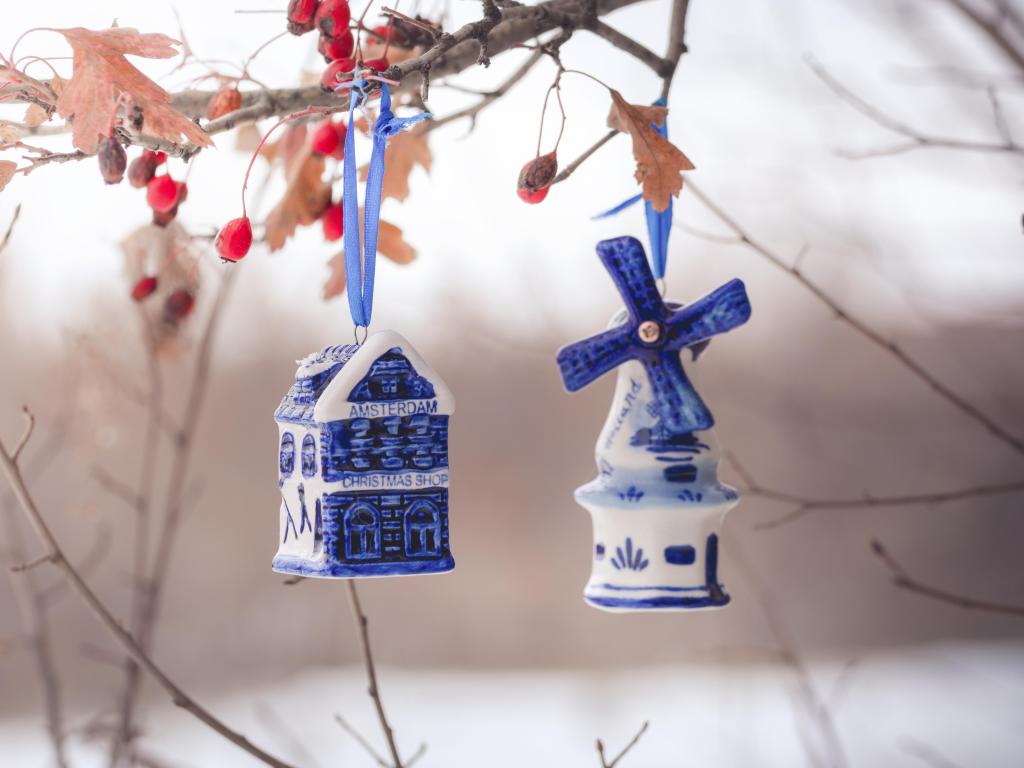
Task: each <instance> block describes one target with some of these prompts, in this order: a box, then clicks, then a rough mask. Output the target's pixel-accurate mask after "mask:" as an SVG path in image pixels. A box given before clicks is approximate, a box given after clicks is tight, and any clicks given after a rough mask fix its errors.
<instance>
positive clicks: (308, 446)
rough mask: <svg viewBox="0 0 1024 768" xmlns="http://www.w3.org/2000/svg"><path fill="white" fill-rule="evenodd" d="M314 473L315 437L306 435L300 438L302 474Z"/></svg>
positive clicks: (311, 474)
mask: <svg viewBox="0 0 1024 768" xmlns="http://www.w3.org/2000/svg"><path fill="white" fill-rule="evenodd" d="M315 474H316V438H315V437H313V436H312V435H306V436H305V437H304V438H302V476H303V477H312V476H313V475H315Z"/></svg>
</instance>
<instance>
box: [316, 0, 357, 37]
mask: <svg viewBox="0 0 1024 768" xmlns="http://www.w3.org/2000/svg"><path fill="white" fill-rule="evenodd" d="M351 20H352V11H351V10H349V7H348V0H323V2H322V3H320V7H319V8H317V9H316V17H315V21H316V27H317V29H319V30H320V34H321V35H324V36H325V37H341V36H342V35H343V34H345V32H346V31H347V30H348V23H349V22H350V21H351Z"/></svg>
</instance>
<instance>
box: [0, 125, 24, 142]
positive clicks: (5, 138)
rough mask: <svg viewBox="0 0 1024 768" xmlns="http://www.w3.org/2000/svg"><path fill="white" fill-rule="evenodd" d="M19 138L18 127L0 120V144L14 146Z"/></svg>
mask: <svg viewBox="0 0 1024 768" xmlns="http://www.w3.org/2000/svg"><path fill="white" fill-rule="evenodd" d="M20 138H21V129H20V128H18V126H16V125H13V124H11V123H8V122H6V121H3V120H0V144H14V143H15V142H16V141H18V140H19V139H20Z"/></svg>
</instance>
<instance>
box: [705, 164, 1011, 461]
mask: <svg viewBox="0 0 1024 768" xmlns="http://www.w3.org/2000/svg"><path fill="white" fill-rule="evenodd" d="M686 189H687V190H689V192H690V194H692V195H693V196H694V197H696V198H697V199H698V200H700V201H701V203H703V205H704V206H705V207H706V208H707V209H708V210H709V211H711V213H712V214H714V215H715V217H716V218H717V219H718V220H719V221H721V222H722V223H723V224H724V225H725V226H726V227H727V228H728V229H730V230H731V231H732V232H733V233H735V235H736V236H737V237H738V238H739V241H740V244H742V245H744V246H746V247H748V248H750V249H751V250H752V251H754V252H755V253H757V254H759V255H760V256H762V257H763V258H765V259H767V260H768V262H769V263H771V264H772V265H774V266H776V267H778V268H779V269H781V270H782V271H783V272H785V273H786V274H788V275H790V276H791V277H793V278H794V279H795V280H796V281H797V282H798V283H800V284H801V285H802V286H803V287H804V288H806V289H807V290H808V291H809V292H810V293H811V295H813V296H814V297H815V298H816V299H817V300H818V301H820V302H821V303H822V304H824V305H825V306H826V307H828V308H829V309H830V310H832V312H833V313H834V314H835V317H836V319H837V320H839V321H841V322H843V323H845V324H846V325H848V326H849V327H850V328H852V329H853V330H855V331H856V332H857V333H858V334H860V335H861V337H863V338H864V339H866V340H867V341H869V342H871V343H872V344H874V345H875V346H876V347H878V348H879V349H881V350H883V351H884V352H886V353H887V354H888V355H889V356H890V357H892V358H894V359H895V360H896V361H897V362H899V363H900V364H901V365H902V366H903V367H904V368H906V369H907V370H908V371H910V372H911V373H912V374H914V376H916V377H917V378H918V379H920V380H921V381H923V382H924V383H925V384H927V385H928V386H929V387H931V389H932V390H934V392H935V393H936V394H938V395H939V396H940V397H942V398H943V399H944V400H945V401H946V402H948V403H949V404H950V405H952V406H953V407H954V408H956V409H957V410H958V411H960V412H961V413H962V414H964V415H965V416H967V417H968V418H970V419H972V420H973V421H975V422H976V423H978V424H979V425H981V426H982V427H984V428H985V430H987V431H988V432H989V434H991V435H992V436H993V437H995V438H996V439H997V440H999V441H1001V442H1003V443H1004V444H1006V445H1007V446H1009V447H1010V448H1012V449H1013V450H1014V451H1016V452H1017V453H1019V454H1021V455H1024V439H1021V438H1020V437H1018V436H1016V435H1014V434H1013V433H1011V432H1009V431H1008V430H1006V429H1005V428H1004V427H1003V426H1002V424H1001V423H1000V422H998V421H996V420H995V419H993V418H992V417H990V416H988V415H986V414H985V413H983V412H982V411H981V410H980V409H979V408H978V407H977V406H975V405H974V404H973V403H971V402H970V401H968V400H967V399H966V398H964V397H962V396H961V395H958V394H957V393H956V392H954V391H953V390H952V389H950V388H949V387H948V386H947V385H946V384H943V383H942V381H940V380H939V379H938V377H936V376H935V374H933V373H931V372H930V371H928V369H927V368H925V367H924V366H923V365H922V364H921V363H919V362H917V360H915V359H914V358H913V357H911V356H910V355H909V354H907V353H906V352H904V351H903V349H902V348H901V347H900V346H898V345H897V344H896V342H893V341H889V340H888V339H886V338H885V337H884V336H882V335H881V334H880V333H879V332H878V331H875V330H874V329H872V328H871V327H869V326H868V325H867V324H866V323H864V322H863V321H861V320H858V319H857V318H855V317H852V316H851V315H850V314H848V313H847V312H846V310H844V309H843V308H842V307H841V306H840V305H839V304H838V302H836V300H835V299H833V298H832V297H830V296H829V295H828V294H827V293H826V292H825V290H824V289H823V288H821V287H820V286H818V285H817V284H816V283H814V282H812V281H811V280H810V279H809V278H808V277H807V276H806V275H804V273H803V271H802V270H801V269H800V267H799V266H791V265H789V264H788V263H787V262H786V261H785V259H783V258H782V257H781V256H779V255H778V254H776V253H774V252H772V251H770V250H769V249H768V248H767V247H766V246H764V245H762V244H761V243H760V242H759V241H757V240H754V239H753V238H752V237H751V236H750V235H749V234H748V233H747V231H746V230H745V229H743V227H742V226H740V224H739V223H738V222H737V221H736V220H735V219H733V218H732V217H731V216H730V215H729V214H727V213H726V212H725V211H724V210H723V209H722V208H721V207H720V206H719V205H717V204H716V203H714V202H713V201H712V200H711V199H710V198H709V197H708V196H707V195H705V194H704V192H703V191H702V190H701V188H700V186H699V185H698V184H696V183H694V182H693V181H688V182H687V184H686Z"/></svg>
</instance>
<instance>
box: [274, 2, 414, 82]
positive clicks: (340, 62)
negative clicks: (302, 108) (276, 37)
mask: <svg viewBox="0 0 1024 768" xmlns="http://www.w3.org/2000/svg"><path fill="white" fill-rule="evenodd" d="M351 21H352V11H351V9H350V8H349V5H348V0H291V1H290V2H289V3H288V31H289V32H291V33H292V34H293V35H304V34H306V33H307V32H312V31H313V30H314V29H315V30H317V32H318V33H319V34H320V40H319V42H318V43H317V50H318V51H320V54H321V55H322V56H323V57H324V61H326V62H327V68H326V69H325V70H324V73H323V75H322V76H321V77H320V85H321V86H322V87H323V88H324V89H325V90H328V91H333V90H334V89H335V88H336V87H337V86H338V84H339V83H342V82H344V81H345V80H351V79H352V78H353V76H354V74H355V71H356V67H357V65H358V64H359V62H357V61H356V59H355V58H354V54H355V51H356V39H355V36H354V35H353V34H352V30H351V29H350V28H349V24H350V23H351ZM373 34H374V36H375V37H376V38H378V39H380V40H383V41H385V42H390V41H392V40H393V41H394V43H395V44H396V45H400V44H401V42H402V41H401V40H399V39H398V35H397V34H395V32H394V30H393V29H392V28H391V27H386V26H382V27H377V28H376V29H374V30H373ZM362 66H363V68H364V69H370V70H373V71H374V72H383V71H384V70H386V69H387V68H388V60H387V56H379V57H377V58H373V59H367V60H365V61H363V62H362Z"/></svg>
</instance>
